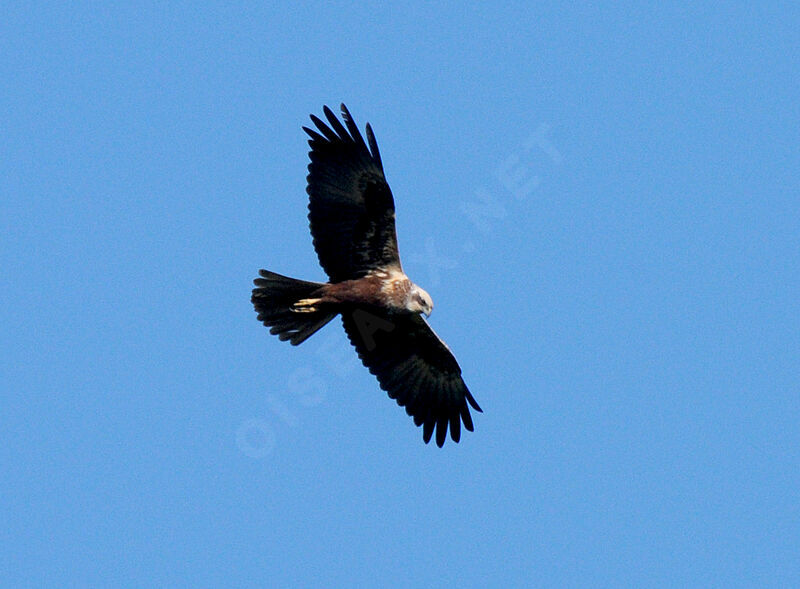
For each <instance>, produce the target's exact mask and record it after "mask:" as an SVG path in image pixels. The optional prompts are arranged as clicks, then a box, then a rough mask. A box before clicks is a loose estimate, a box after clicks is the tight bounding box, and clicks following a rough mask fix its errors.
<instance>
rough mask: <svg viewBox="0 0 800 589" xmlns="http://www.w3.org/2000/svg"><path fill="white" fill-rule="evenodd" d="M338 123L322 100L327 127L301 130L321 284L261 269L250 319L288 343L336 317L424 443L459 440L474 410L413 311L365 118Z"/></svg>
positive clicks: (417, 305) (421, 307)
mask: <svg viewBox="0 0 800 589" xmlns="http://www.w3.org/2000/svg"><path fill="white" fill-rule="evenodd" d="M341 110H342V120H343V121H344V124H342V122H341V121H340V120H339V119H337V118H336V116H335V115H334V114H333V112H332V111H331V110H330V109H329V108H328V107H327V106H325V107H324V108H323V112H324V113H325V118H326V119H327V120H328V124H326V123H325V122H323V121H322V120H321V119H319V118H318V117H316V116H314V115H311V120H312V121H313V123H314V125H315V126H316V130H314V129H309V128H308V127H303V130H304V131H305V132H306V133H307V134H308V136H309V137H310V140H309V141H308V144H309V146H310V147H311V151H310V152H309V158H310V160H311V162H310V163H309V165H308V178H307V179H308V187H307V189H306V192H308V195H309V203H308V210H309V213H308V219H309V223H310V227H311V235H312V237H313V240H314V249H315V250H316V252H317V257H318V258H319V263H320V265H321V266H322V268H323V269H324V270H325V272H326V273H327V274H328V277H329V279H330V282H327V283H322V282H308V281H305V280H297V279H295V278H289V277H287V276H281V275H280V274H276V273H275V272H270V271H268V270H261V271H260V272H259V274H260V278H256V279H255V280H254V283H255V285H256V288H255V289H253V295H252V299H251V300H252V302H253V305H254V306H255V309H256V312H257V313H258V319H259V321H262V322H263V323H264V325H266V326H268V327H269V328H270V330H269V331H270V333H272V334H274V335H277V336H278V337H279V338H280V339H281V340H284V341H285V340H288V341H289V342H291V343H292V344H293V345H295V346H296V345H298V344H301V343H302V342H304V341H305V340H306V339H308V338H309V337H310V336H311V335H312V334H314V333H315V332H316V331H317V330H319V329H320V328H321V327H323V326H324V325H325V324H327V323H328V322H329V321H331V320H332V319H333V318H334V317H336V315H341V317H342V322H343V324H344V329H345V331H346V332H347V336H348V338H349V340H350V342H351V343H352V344H353V346H354V347H355V349H356V351H357V352H358V356H359V358H361V361H362V362H363V364H364V366H366V367H367V368H368V369H369V371H370V372H371V373H372V374H374V375H375V376H376V377H377V378H378V382H379V383H380V386H381V388H382V389H383V390H384V391H386V392H387V393H388V394H389V397H391V398H392V399H395V400H396V401H397V404H398V405H400V406H402V407H405V409H406V413H408V415H410V416H411V417H413V419H414V423H415V424H416V425H417V426H422V428H423V429H422V432H423V433H422V437H423V440H424V441H425V443H426V444H427V443H428V442H429V441H430V440H431V437H432V436H433V432H434V430H435V431H436V444H437V445H438V446H439V447H441V446H442V445H443V444H444V442H445V439H446V437H447V429H448V426H449V428H450V437H451V438H452V439H453V441H454V442H458V441H459V439H460V438H461V423H462V422H463V424H464V427H465V428H466V429H467V430H469V431H473V425H472V417H471V416H470V412H469V407H468V405H467V403H469V405H471V406H472V407H473V408H474V409H475V410H476V411H482V410H481V408H480V407H479V406H478V404H477V403H476V402H475V399H474V398H473V397H472V394H471V393H470V392H469V389H467V385H466V384H464V380H463V379H462V378H461V368H460V367H459V366H458V363H457V362H456V359H455V358H454V357H453V354H452V353H451V352H450V349H449V348H448V347H447V345H446V344H445V343H444V342H443V341H442V340H441V339H439V337H438V336H437V335H436V334H435V333H434V332H433V330H432V329H431V328H430V326H429V325H428V323H427V322H426V321H425V319H424V318H423V317H422V316H421V314H425V316H426V317H427V316H429V315H430V313H431V311H432V310H433V301H432V300H431V297H430V295H429V294H428V293H427V292H425V291H424V290H423V289H422V288H420V287H419V286H417V285H416V284H414V283H413V282H411V280H409V278H408V276H406V275H405V274H404V273H403V269H402V267H401V265H400V256H399V253H398V251H397V234H396V232H395V225H394V219H395V210H394V199H393V197H392V191H391V190H390V189H389V184H387V182H386V177H385V176H384V173H383V164H382V162H381V156H380V152H379V151H378V144H377V143H376V141H375V136H374V134H373V133H372V128H371V127H370V125H369V124H367V126H366V135H367V141H366V142H365V141H364V138H363V137H362V135H361V133H360V132H359V130H358V127H357V126H356V124H355V123H354V122H353V118H352V117H351V116H350V112H349V111H348V110H347V108H346V107H345V105H344V104H342V105H341Z"/></svg>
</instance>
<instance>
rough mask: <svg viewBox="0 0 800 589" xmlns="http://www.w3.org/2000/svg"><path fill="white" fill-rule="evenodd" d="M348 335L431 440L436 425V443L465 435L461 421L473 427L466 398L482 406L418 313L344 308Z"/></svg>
mask: <svg viewBox="0 0 800 589" xmlns="http://www.w3.org/2000/svg"><path fill="white" fill-rule="evenodd" d="M342 322H343V323H344V328H345V331H347V336H348V337H349V338H350V342H351V343H352V344H353V345H354V346H355V348H356V350H357V351H358V356H359V357H360V358H361V361H362V362H363V363H364V366H366V367H367V368H369V371H370V372H371V373H372V374H374V375H375V376H377V377H378V382H379V383H380V385H381V388H382V389H383V390H385V391H386V392H387V393H389V397H391V398H392V399H395V400H396V401H397V404H398V405H400V406H401V407H405V408H406V413H408V414H409V415H411V416H412V417H413V418H414V423H415V424H416V425H417V426H420V425H421V426H422V427H423V430H422V437H423V439H424V440H425V443H426V444H427V443H428V442H429V441H430V439H431V436H432V435H433V430H434V428H435V429H436V444H437V445H438V446H439V447H441V446H442V445H443V444H444V441H445V438H446V437H447V427H448V425H449V426H450V437H451V438H452V439H453V441H454V442H458V441H459V439H461V422H462V421H463V422H464V427H465V428H466V429H467V430H469V431H472V430H473V427H472V416H471V415H470V413H469V407H468V406H467V402H469V404H470V405H472V407H473V409H475V410H476V411H481V408H480V407H479V406H478V404H477V403H476V402H475V399H474V398H473V397H472V394H471V393H470V392H469V389H467V385H466V384H464V380H463V379H462V378H461V368H459V366H458V363H457V362H456V359H455V358H454V357H453V354H452V353H451V352H450V350H449V349H448V347H447V346H446V345H445V343H444V342H443V341H442V340H440V339H439V337H438V336H437V335H436V334H435V333H434V332H433V330H432V329H431V328H430V326H429V325H428V324H427V322H426V321H425V319H423V318H422V317H421V316H420V315H418V314H413V315H389V314H387V313H385V312H380V311H377V312H376V311H375V310H374V309H370V310H369V311H366V310H363V309H355V310H349V311H345V312H343V313H342Z"/></svg>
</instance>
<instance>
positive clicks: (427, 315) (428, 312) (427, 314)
mask: <svg viewBox="0 0 800 589" xmlns="http://www.w3.org/2000/svg"><path fill="white" fill-rule="evenodd" d="M423 313H424V314H425V317H430V316H431V312H430V311H423Z"/></svg>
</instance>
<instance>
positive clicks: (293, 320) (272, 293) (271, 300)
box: [250, 270, 336, 346]
mask: <svg viewBox="0 0 800 589" xmlns="http://www.w3.org/2000/svg"><path fill="white" fill-rule="evenodd" d="M259 274H260V275H261V278H256V279H255V280H254V281H253V282H254V283H255V285H256V288H254V289H253V296H252V298H251V299H250V300H251V301H252V302H253V305H254V306H255V308H256V312H257V313H258V320H259V321H261V322H263V323H264V325H266V326H267V327H269V328H270V330H269V332H270V333H271V334H273V335H277V336H278V338H279V339H280V340H281V341H286V340H289V341H290V342H291V344H292V345H293V346H297V345H299V344H302V343H303V342H304V341H306V340H307V339H308V338H309V337H311V336H312V335H313V334H314V333H315V332H316V331H317V330H319V329H321V328H322V327H323V326H324V325H325V324H326V323H328V322H329V321H330V320H331V319H333V318H334V317H336V312H331V311H330V310H328V309H321V310H318V309H316V308H315V307H314V306H313V305H311V304H309V303H310V302H309V301H308V299H309V298H311V297H313V296H314V294H315V293H316V292H317V291H318V290H319V289H320V288H321V287H322V286H323V284H322V283H320V282H306V281H305V280H297V279H295V278H289V277H288V276H281V275H280V274H275V272H270V271H269V270H261V271H260V272H259ZM298 302H300V305H297V303H298Z"/></svg>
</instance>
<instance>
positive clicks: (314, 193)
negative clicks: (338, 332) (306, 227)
mask: <svg viewBox="0 0 800 589" xmlns="http://www.w3.org/2000/svg"><path fill="white" fill-rule="evenodd" d="M323 110H324V113H325V117H326V118H327V119H328V123H329V124H330V126H328V125H326V124H325V123H324V122H323V121H321V120H320V119H319V118H317V117H315V116H314V115H311V120H312V121H313V122H314V125H316V127H317V130H316V131H315V130H312V129H309V128H308V127H303V130H304V131H305V132H306V133H308V135H309V136H310V137H311V139H310V140H309V142H308V144H309V145H310V146H311V151H310V152H309V154H308V155H309V158H310V159H311V163H310V164H309V165H308V188H307V189H306V191H307V192H308V195H309V203H308V220H309V222H310V225H311V235H312V237H313V238H314V249H315V250H316V251H317V256H318V257H319V263H320V264H321V265H322V268H323V269H324V270H325V272H327V273H328V276H329V277H330V279H331V281H332V282H341V281H343V280H351V279H355V278H361V277H362V276H365V275H366V274H368V273H369V272H370V271H371V270H374V269H376V268H381V267H386V266H393V265H394V266H397V267H398V268H399V267H400V257H399V255H398V253H397V235H396V233H395V227H394V199H393V198H392V191H391V190H390V189H389V185H388V184H387V183H386V178H385V177H384V175H383V165H382V164H381V156H380V152H379V151H378V144H377V143H376V142H375V136H374V135H373V134H372V129H371V128H370V126H369V124H367V141H368V142H369V148H367V144H366V143H365V142H364V138H363V137H362V136H361V133H360V132H359V130H358V127H356V124H355V123H354V122H353V119H352V117H351V116H350V113H349V112H348V110H347V108H346V107H345V105H344V104H343V105H342V118H343V120H344V124H345V125H346V126H347V127H346V128H345V126H344V125H342V123H341V122H340V121H339V119H337V118H336V116H335V115H334V114H333V112H331V109H329V108H328V107H327V106H326V107H324V109H323Z"/></svg>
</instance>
